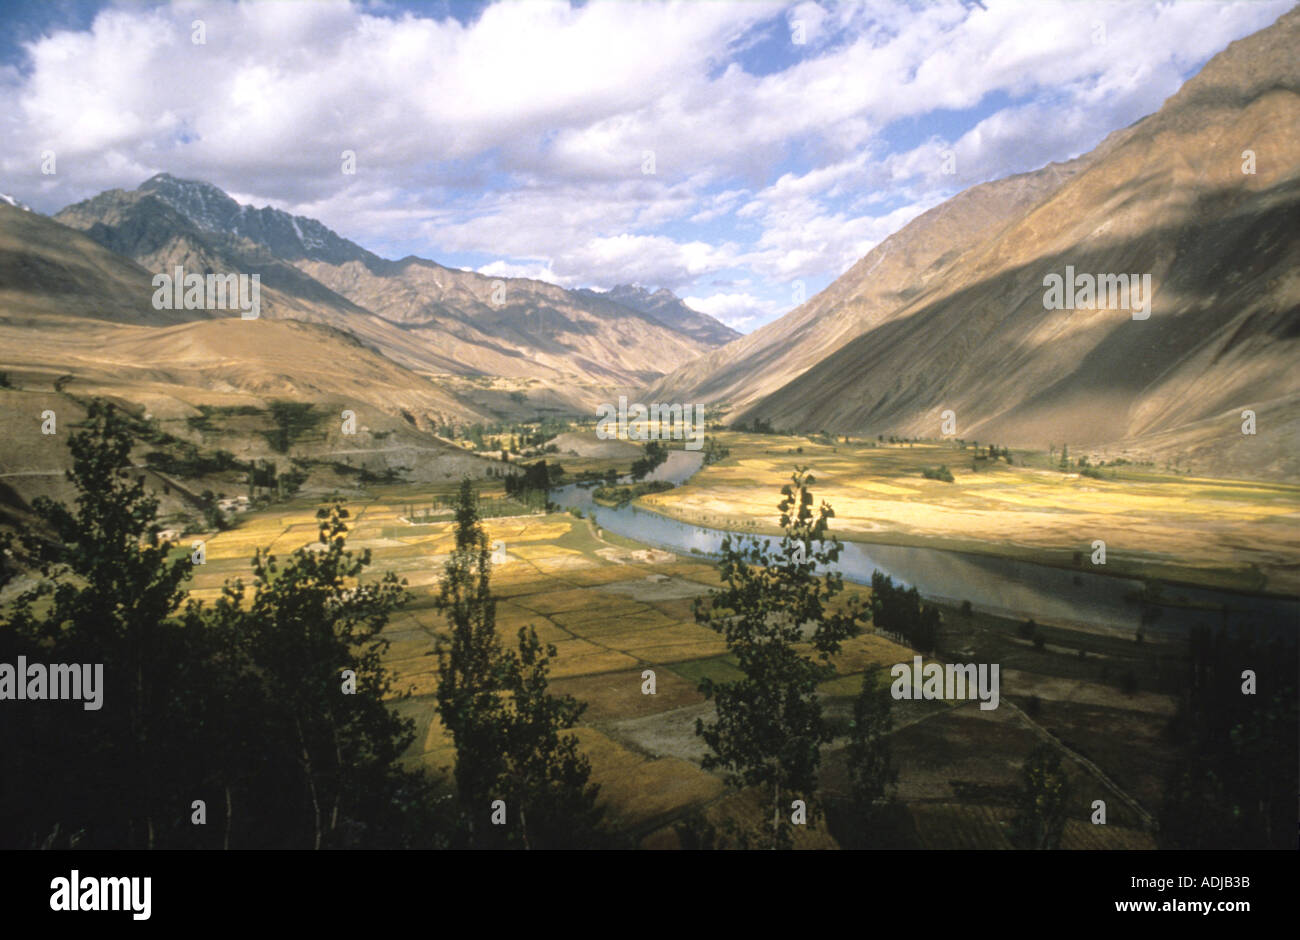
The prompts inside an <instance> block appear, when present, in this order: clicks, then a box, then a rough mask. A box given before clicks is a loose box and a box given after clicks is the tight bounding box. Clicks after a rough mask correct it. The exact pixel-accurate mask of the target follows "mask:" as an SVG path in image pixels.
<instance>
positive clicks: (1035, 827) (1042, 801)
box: [1011, 744, 1070, 849]
mask: <svg viewBox="0 0 1300 940" xmlns="http://www.w3.org/2000/svg"><path fill="white" fill-rule="evenodd" d="M1021 779H1022V785H1021V790H1020V793H1019V796H1018V798H1017V801H1016V815H1015V817H1014V818H1013V819H1012V820H1011V842H1012V844H1013V845H1015V846H1016V847H1017V848H1021V849H1058V848H1060V847H1061V834H1062V833H1063V832H1064V831H1065V806H1066V803H1067V802H1068V801H1069V798H1070V787H1069V780H1068V779H1067V777H1066V776H1065V771H1064V770H1063V769H1062V768H1061V755H1060V754H1059V753H1058V752H1057V750H1056V748H1054V747H1053V746H1052V745H1050V744H1040V745H1038V746H1037V747H1036V748H1034V750H1033V751H1032V752H1031V753H1030V755H1029V757H1028V759H1027V760H1026V761H1025V763H1024V766H1023V767H1022V768H1021Z"/></svg>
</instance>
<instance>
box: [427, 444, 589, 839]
mask: <svg viewBox="0 0 1300 940" xmlns="http://www.w3.org/2000/svg"><path fill="white" fill-rule="evenodd" d="M542 466H543V470H542V472H543V473H544V472H545V469H544V467H545V465H544V464H543V465H542ZM444 572H445V573H444V577H443V581H442V587H441V590H440V593H439V596H438V601H437V606H438V609H439V610H440V611H442V612H443V614H444V615H445V617H446V619H447V623H448V627H449V629H448V631H447V632H446V633H444V634H441V635H439V637H438V639H437V644H436V646H435V652H436V653H437V656H438V668H439V684H438V713H439V715H440V716H441V717H442V721H443V724H444V725H445V726H446V727H447V730H448V731H449V732H450V733H451V736H452V741H453V742H454V744H455V747H456V766H455V778H456V790H457V797H458V800H459V803H460V808H461V813H462V815H463V820H464V825H465V832H464V839H463V842H464V843H465V844H468V845H471V846H475V847H498V846H510V845H519V846H521V847H523V848H559V847H577V846H583V845H592V844H597V843H598V842H599V841H600V838H601V835H600V833H599V830H598V826H599V821H600V816H601V813H600V812H599V811H598V810H597V809H596V806H595V801H596V795H597V788H596V787H595V786H594V785H591V784H589V783H588V778H589V777H590V774H591V767H590V764H589V762H588V761H587V760H586V758H585V757H583V756H582V755H580V754H579V753H578V751H577V742H576V739H574V737H573V736H572V735H562V734H561V732H563V731H566V730H568V729H570V728H572V727H573V726H574V725H575V724H576V723H577V720H578V718H579V717H580V716H581V714H582V712H583V710H584V708H585V707H586V706H585V705H582V704H581V703H579V702H577V701H576V700H575V699H574V698H573V697H572V696H567V695H566V696H554V695H551V694H550V693H549V692H548V691H547V687H548V672H549V668H550V662H549V661H550V658H552V657H554V656H555V654H556V650H555V647H554V646H553V645H551V644H547V646H546V647H545V650H543V647H542V644H541V642H540V641H539V640H538V637H537V632H536V630H534V629H533V628H532V627H528V628H521V629H520V631H519V636H518V651H517V652H515V651H509V652H507V651H504V650H503V649H502V647H501V644H500V641H499V640H498V638H497V632H496V601H495V599H494V598H493V597H492V591H491V554H490V552H489V548H488V538H487V532H486V530H485V529H484V528H483V523H482V520H481V519H480V518H479V514H478V499H477V495H476V493H475V491H474V485H473V483H472V482H471V481H470V480H468V479H466V480H464V481H462V483H461V487H460V492H459V496H458V498H457V503H456V543H455V547H454V548H453V550H452V552H451V555H450V557H449V558H448V560H447V563H446V565H445V568H444ZM498 799H500V800H504V801H505V804H506V813H507V819H508V820H509V819H516V820H517V821H518V825H508V826H505V827H497V826H494V825H491V824H490V822H489V818H490V815H491V807H492V804H493V802H494V801H495V800H498ZM511 814H514V815H513V816H512V815H511Z"/></svg>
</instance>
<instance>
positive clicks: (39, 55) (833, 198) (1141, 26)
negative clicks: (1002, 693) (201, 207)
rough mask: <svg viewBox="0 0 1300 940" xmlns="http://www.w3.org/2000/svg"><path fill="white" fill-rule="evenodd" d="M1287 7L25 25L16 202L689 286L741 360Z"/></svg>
mask: <svg viewBox="0 0 1300 940" xmlns="http://www.w3.org/2000/svg"><path fill="white" fill-rule="evenodd" d="M1289 6H1291V2H1290V0H1284V2H1255V3H1212V2H1207V3H1111V2H1108V3H1089V2H1083V0H1072V2H1063V3H1053V2H1032V3H1026V2H998V0H985V2H983V3H982V4H975V3H968V4H961V3H951V4H935V3H926V4H904V3H895V2H889V3H879V2H847V3H815V2H801V3H795V4H775V3H762V2H727V0H713V2H694V3H660V2H651V3H633V2H622V0H595V2H590V3H585V4H568V3H547V2H541V0H518V2H509V3H472V4H471V3H453V2H442V3H429V4H390V3H347V2H339V3H324V2H322V3H287V2H286V3H272V2H265V0H256V2H248V3H241V4H235V3H226V2H193V3H183V4H175V5H164V4H145V3H125V4H102V3H85V2H80V0H63V2H57V0H56V2H50V3H46V2H41V3H36V2H31V0H7V2H6V3H5V4H3V5H0V134H3V135H4V140H5V145H4V147H3V149H2V150H0V192H7V193H10V194H12V195H14V196H16V197H17V198H18V199H20V200H22V201H24V202H26V203H27V204H29V205H32V206H33V207H35V208H37V209H39V210H41V211H44V212H54V211H57V210H58V209H60V208H62V207H63V206H65V205H67V204H69V203H71V202H74V201H77V200H79V199H83V198H86V197H87V196H90V195H93V194H95V193H97V192H100V191H102V190H104V189H107V188H111V187H123V188H134V187H135V186H137V185H139V183H140V182H142V181H143V180H144V179H146V178H147V177H149V176H151V175H153V174H154V173H156V172H159V171H166V172H170V173H172V174H174V175H177V176H182V177H188V178H195V179H203V180H207V181H210V182H212V183H215V184H216V185H218V186H221V187H222V188H223V189H225V190H226V191H227V192H229V193H231V195H233V196H234V197H235V198H237V199H239V200H240V201H244V202H251V203H254V204H256V205H267V204H270V205H275V206H278V207H280V208H283V209H287V210H289V211H292V212H295V213H298V214H301V215H307V216H311V217H314V218H319V219H321V220H322V221H323V222H325V223H326V224H327V225H329V226H330V227H332V228H334V229H335V230H337V231H338V232H339V233H340V234H342V235H344V236H346V237H348V238H351V239H353V240H355V241H357V242H359V243H361V244H362V245H364V246H366V247H367V248H370V249H371V250H373V251H375V252H377V253H379V254H381V255H384V256H387V257H394V258H396V257H402V256H405V255H408V254H415V255H420V256H423V257H427V258H433V259H434V260H436V261H439V262H441V263H443V264H448V265H452V266H458V267H466V268H472V269H475V270H480V271H483V272H485V273H488V274H493V275H518V276H529V277H540V278H543V279H545V280H549V281H553V282H555V283H558V284H561V285H564V286H566V287H596V288H609V287H612V286H614V285H615V284H618V283H629V282H631V283H640V284H642V285H644V286H647V287H652V288H653V287H668V288H670V289H672V290H673V291H675V292H676V293H677V294H679V295H680V296H682V297H685V298H687V300H688V302H689V303H691V304H692V305H693V306H695V307H697V308H698V309H701V310H704V311H706V312H708V313H711V314H713V315H715V316H717V317H719V318H720V319H722V320H724V321H726V322H728V323H730V324H731V325H733V326H735V327H736V328H738V329H741V330H743V331H749V330H752V329H753V328H754V327H756V326H758V325H760V324H762V323H765V322H768V321H770V320H772V319H774V318H775V317H777V316H779V315H781V314H783V313H785V312H787V311H789V310H790V309H791V308H792V307H794V306H795V305H796V303H797V301H798V300H799V298H800V297H801V296H806V297H811V296H812V295H813V294H815V293H816V292H817V291H818V290H820V289H821V288H823V287H825V286H826V285H827V284H828V283H830V282H831V281H832V280H834V279H835V278H836V277H837V276H838V275H839V274H841V273H842V272H843V271H844V270H845V269H847V268H848V267H849V266H850V265H852V264H853V263H854V262H855V261H856V260H857V259H858V258H860V257H862V255H864V254H866V253H867V252H868V251H870V250H871V248H873V247H874V246H875V245H877V244H878V243H879V242H880V241H881V240H883V239H884V238H886V237H888V236H889V235H890V234H891V233H892V232H894V231H897V230H898V229H899V228H901V227H902V226H903V225H905V224H906V223H907V222H908V221H910V220H911V219H912V218H914V217H915V216H916V215H918V214H920V213H921V212H924V211H925V210H927V209H929V208H931V207H932V206H934V205H937V204H938V203H939V202H941V201H943V200H944V199H945V198H947V197H949V196H951V195H953V194H954V193H956V192H959V191H960V190H962V189H965V188H966V187H968V186H971V185H973V184H975V183H978V182H981V181H984V180H988V179H994V178H998V177H1002V176H1006V175H1008V174H1011V173H1017V172H1023V171H1026V170H1031V169H1035V168H1037V167H1040V166H1042V165H1044V164H1046V163H1048V162H1051V161H1054V160H1058V161H1059V160H1066V159H1070V158H1071V157H1074V156H1077V155H1079V154H1081V153H1084V152H1086V151H1088V150H1090V149H1091V148H1092V147H1094V146H1095V145H1096V144H1097V143H1098V142H1100V141H1101V139H1102V138H1104V137H1105V136H1106V134H1108V133H1110V132H1111V131H1113V130H1116V129H1118V128H1121V127H1124V126H1127V125H1128V124H1131V123H1132V122H1133V121H1135V120H1137V119H1138V118H1139V117H1141V116H1142V115H1144V114H1148V113H1150V112H1152V111H1154V110H1156V109H1157V108H1158V107H1159V106H1160V104H1161V102H1162V101H1163V100H1164V99H1165V98H1167V97H1168V96H1169V95H1171V94H1173V93H1174V92H1175V91H1176V90H1177V89H1178V86H1179V85H1180V84H1181V83H1182V82H1183V81H1184V80H1185V79H1186V78H1187V77H1189V76H1190V75H1191V74H1194V73H1195V72H1196V70H1197V69H1199V68H1200V67H1201V66H1202V65H1203V64H1204V63H1205V61H1206V60H1207V59H1208V58H1209V57H1210V56H1212V55H1213V54H1214V53H1215V52H1217V51H1219V50H1221V49H1222V48H1223V47H1224V46H1226V45H1227V44H1228V43H1229V42H1231V41H1232V40H1234V39H1238V38H1241V37H1242V36H1245V35H1248V34H1250V33H1252V32H1254V31H1256V30H1258V29H1261V28H1263V27H1264V26H1267V25H1268V24H1270V23H1271V22H1273V21H1274V20H1275V19H1276V18H1277V17H1278V16H1279V15H1281V13H1283V12H1284V11H1285V10H1286V9H1287V8H1288V7H1289ZM196 22H199V23H201V24H202V26H201V30H202V34H203V35H202V38H203V40H204V41H203V42H202V43H196V42H195V41H194V40H195V38H196V27H195V24H196ZM344 150H351V151H354V152H355V154H356V173H355V174H346V173H344V172H342V159H341V155H342V152H343V151H344ZM45 152H53V153H54V155H55V160H56V163H55V168H56V172H54V173H53V174H44V173H42V172H41V165H42V154H43V153H45ZM650 170H652V172H647V171H650Z"/></svg>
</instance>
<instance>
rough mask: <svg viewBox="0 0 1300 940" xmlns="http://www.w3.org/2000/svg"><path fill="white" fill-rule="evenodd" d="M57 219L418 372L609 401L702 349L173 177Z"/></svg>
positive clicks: (545, 292) (581, 296)
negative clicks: (227, 285)
mask: <svg viewBox="0 0 1300 940" xmlns="http://www.w3.org/2000/svg"><path fill="white" fill-rule="evenodd" d="M58 218H59V219H60V221H64V222H66V223H67V224H69V225H74V226H76V227H78V228H81V229H84V230H86V231H87V232H88V233H89V234H91V236H92V237H94V238H96V240H98V241H100V242H101V243H102V244H104V245H106V246H108V247H110V248H113V249H114V250H116V251H120V252H122V253H124V254H128V255H130V256H131V257H133V258H135V259H136V260H138V261H140V262H141V263H142V264H144V265H145V266H146V267H150V268H151V270H153V269H157V270H170V268H171V267H172V266H174V265H175V264H180V263H183V262H184V263H189V264H192V265H195V266H208V267H210V268H212V269H213V270H217V271H240V272H247V273H254V272H257V273H259V274H261V276H262V283H263V286H264V287H265V288H269V289H270V290H271V291H273V292H274V296H273V298H272V300H273V301H274V302H272V303H270V304H269V305H268V308H269V309H268V315H269V316H272V317H291V318H294V319H305V320H311V321H314V322H323V323H329V324H331V325H333V326H337V327H339V328H341V329H345V330H348V331H349V332H352V333H354V334H355V335H356V336H357V337H358V338H360V339H362V340H363V341H364V342H366V343H368V344H370V345H373V346H374V347H375V348H376V349H378V350H380V351H382V352H383V353H384V354H385V355H386V356H388V357H390V358H392V359H394V360H395V361H398V362H401V363H403V364H404V365H409V366H411V367H412V368H415V369H420V370H423V371H429V372H440V373H460V374H474V373H486V374H490V375H500V376H507V377H520V378H522V377H527V378H534V379H540V380H543V381H545V382H548V383H550V384H552V385H555V386H561V387H566V386H567V387H575V386H576V387H581V386H596V387H599V388H602V389H604V388H607V387H610V386H625V385H638V384H643V383H645V382H648V381H652V380H653V379H654V378H656V377H657V376H658V375H660V374H662V373H664V372H666V371H669V370H670V369H672V368H675V367H677V366H678V365H680V364H682V363H684V362H687V361H690V360H691V359H694V358H696V357H697V356H698V355H699V354H700V353H701V352H703V351H705V349H707V348H708V345H707V344H705V343H703V342H701V341H700V340H699V339H696V338H694V337H692V336H691V335H687V333H685V332H681V331H678V330H676V329H673V328H672V327H670V326H665V325H664V324H663V323H660V322H658V321H656V320H655V319H654V318H652V317H649V316H646V315H644V314H641V313H639V312H637V311H635V310H632V309H630V308H628V307H625V306H622V305H620V304H617V303H614V302H612V301H610V300H608V299H607V298H604V297H600V296H597V295H591V294H588V293H586V292H581V291H566V290H564V289H563V288H560V287H556V286H554V285H551V284H546V283H543V282H540V281H533V280H529V279H526V278H491V277H486V276H484V275H481V274H477V273H474V272H470V271H461V270H457V269H452V268H447V267H444V266H442V265H439V264H436V263H435V262H432V261H426V260H424V259H421V258H415V257H408V258H405V259H403V260H401V261H395V262H394V261H387V260H385V259H383V258H380V257H379V256H378V255H375V254H374V253H372V252H370V251H367V250H366V249H364V248H362V247H361V246H359V245H357V244H355V243H353V242H351V241H348V240H347V239H345V238H342V237H340V236H339V235H337V234H336V233H334V232H333V231H331V230H330V229H328V228H326V227H325V226H324V225H322V224H321V223H320V222H318V221H316V220H314V219H309V218H305V217H302V216H291V215H289V214H288V213H286V212H282V211H281V210H278V209H272V208H269V207H264V208H261V209H255V208H253V207H252V206H248V205H241V204H240V203H238V202H236V201H235V200H233V199H231V198H230V197H229V196H228V195H226V193H224V192H223V191H222V190H220V189H219V188H218V187H216V186H213V185H211V184H209V183H203V182H199V181H195V180H182V179H177V178H176V177H173V176H170V175H169V174H166V173H160V174H158V175H157V176H154V177H152V178H150V179H148V180H146V181H145V182H144V183H143V184H141V185H140V187H139V188H137V189H136V190H133V191H123V190H110V191H109V192H106V193H102V194H100V195H99V196H96V197H94V198H93V199H89V200H86V201H84V202H81V203H78V204H76V205H73V206H69V207H67V208H66V209H64V210H63V211H62V212H60V213H59V214H58ZM597 397H600V395H599V393H597Z"/></svg>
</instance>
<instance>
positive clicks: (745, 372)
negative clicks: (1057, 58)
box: [650, 10, 1300, 476]
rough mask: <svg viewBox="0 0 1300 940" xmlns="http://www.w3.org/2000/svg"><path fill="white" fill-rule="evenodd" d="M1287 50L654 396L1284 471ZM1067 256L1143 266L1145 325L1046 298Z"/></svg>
mask: <svg viewBox="0 0 1300 940" xmlns="http://www.w3.org/2000/svg"><path fill="white" fill-rule="evenodd" d="M1298 45H1300V10H1292V11H1291V12H1289V13H1287V14H1285V15H1284V16H1283V17H1281V18H1280V19H1279V20H1278V22H1277V23H1275V24H1274V25H1273V26H1271V27H1269V28H1267V29H1265V30H1262V31H1260V32H1258V33H1256V34H1254V35H1252V36H1250V37H1247V38H1245V39H1242V40H1239V41H1237V42H1235V43H1233V44H1232V45H1230V46H1229V47H1228V48H1227V49H1226V50H1224V51H1223V52H1222V53H1220V54H1219V55H1217V56H1215V57H1214V58H1213V59H1212V60H1211V61H1210V62H1208V63H1207V64H1206V66H1205V67H1204V68H1203V69H1202V70H1201V72H1200V73H1199V74H1197V75H1196V76H1194V77H1193V78H1192V79H1190V80H1189V81H1188V82H1186V83H1185V84H1184V86H1183V87H1182V88H1181V89H1180V90H1179V91H1178V93H1177V94H1175V95H1174V96H1173V97H1171V98H1170V99H1169V100H1168V101H1166V102H1165V104H1164V105H1163V106H1162V107H1161V109H1160V110H1159V111H1158V112H1156V113H1155V114H1153V115H1150V116H1148V117H1147V118H1144V119H1143V120H1141V121H1138V122H1137V123H1135V124H1134V125H1132V126H1130V127H1128V128H1125V129H1123V130H1121V131H1117V132H1115V133H1113V134H1111V135H1110V136H1109V137H1108V138H1106V140H1105V141H1103V142H1102V144H1101V145H1099V146H1098V147H1097V148H1096V149H1095V150H1094V151H1093V152H1092V153H1090V154H1087V155H1086V156H1084V157H1081V158H1080V159H1078V160H1075V161H1072V162H1071V163H1070V164H1065V165H1063V166H1049V167H1047V168H1044V169H1043V170H1039V171H1037V172H1036V173H1031V174H1025V175H1023V176H1019V177H1011V178H1009V179H1006V180H1001V181H998V182H996V183H989V184H984V185H982V186H976V187H974V188H972V189H970V190H968V191H966V192H964V193H962V194H961V195H959V196H957V197H955V198H954V199H952V200H949V201H948V202H947V203H944V204H943V205H941V206H939V207H937V208H936V209H934V210H931V212H929V213H926V214H925V215H923V216H921V217H919V218H918V219H916V220H914V221H913V222H912V223H911V224H910V225H908V226H907V227H905V228H904V229H902V230H901V231H900V232H899V233H897V234H896V235H895V236H892V237H891V238H889V239H887V240H886V241H885V242H883V243H882V244H881V245H879V246H878V247H877V248H876V249H875V250H873V251H872V252H871V253H870V254H868V255H867V256H866V257H865V258H863V259H862V260H861V261H860V262H858V264H856V265H855V266H854V267H853V268H851V269H850V270H849V271H848V272H846V273H845V274H844V275H843V276H842V277H840V278H839V279H838V280H836V281H835V282H834V283H833V284H832V285H831V286H830V287H828V288H827V289H826V290H825V291H824V292H822V294H819V295H818V296H817V297H815V298H813V299H812V300H810V301H809V302H808V303H807V304H805V305H804V306H803V307H801V308H799V309H797V310H795V311H793V312H792V313H791V314H789V315H787V316H786V317H784V318H782V319H781V320H778V321H775V322H774V323H772V324H769V325H768V326H767V327H764V328H763V329H761V330H758V331H755V333H754V334H751V335H750V336H746V337H744V338H743V339H741V340H737V341H736V342H734V343H731V344H729V345H728V346H726V347H723V348H722V349H720V350H716V351H715V352H713V353H711V354H709V355H707V356H705V357H704V358H703V359H701V360H700V361H698V362H696V363H693V364H691V365H690V366H688V367H687V368H686V369H683V370H680V371H679V372H677V373H674V374H671V375H669V376H667V377H665V378H664V379H663V380H661V381H660V382H659V383H657V385H656V390H655V391H654V392H651V393H650V394H653V395H658V396H661V397H668V398H670V399H671V398H672V397H674V396H676V397H680V398H681V399H682V400H687V399H691V398H697V399H699V400H704V401H719V402H721V401H731V403H732V405H733V410H732V412H731V418H732V419H733V420H735V421H740V422H744V421H747V420H750V419H753V418H756V417H761V418H764V419H767V420H770V421H771V422H772V423H773V425H774V426H776V427H778V428H780V427H785V428H817V429H822V428H825V429H827V430H831V431H836V432H843V433H850V434H857V435H870V436H875V435H876V434H881V433H884V434H890V433H894V434H901V435H904V436H926V437H938V436H939V434H940V414H941V412H942V411H944V410H948V409H951V410H953V411H954V412H955V414H956V420H957V433H958V435H959V436H961V437H965V438H967V439H979V440H984V441H996V442H998V443H1001V444H1007V445H1012V446H1015V445H1024V446H1037V447H1044V448H1045V447H1046V446H1047V445H1048V444H1049V443H1051V442H1055V443H1057V444H1058V445H1059V444H1061V443H1068V444H1069V445H1070V446H1071V447H1072V448H1074V449H1076V451H1077V450H1078V449H1083V448H1106V449H1109V450H1110V451H1111V452H1115V453H1119V452H1128V453H1130V454H1132V455H1137V456H1147V457H1152V458H1155V459H1159V458H1161V457H1169V456H1178V457H1180V458H1182V460H1184V461H1187V462H1189V463H1191V464H1193V465H1195V466H1196V467H1197V468H1198V469H1201V470H1204V471H1207V472H1209V471H1213V472H1227V473H1235V474H1257V475H1270V476H1271V475H1288V474H1294V473H1295V472H1296V470H1297V469H1300V463H1298V462H1297V461H1298V460H1300V457H1297V452H1296V448H1295V446H1294V444H1295V441H1296V440H1297V436H1298V435H1300V370H1297V369H1296V368H1295V365H1296V362H1297V361H1300V274H1297V272H1298V271H1300V240H1298V239H1297V232H1300V225H1298V223H1300V139H1298V138H1297V136H1296V135H1295V133H1294V128H1295V127H1297V126H1300V64H1298V62H1297V59H1296V57H1295V56H1294V54H1293V50H1294V49H1295V48H1296V47H1297V46H1298ZM1245 151H1251V152H1252V153H1253V154H1254V155H1255V156H1256V160H1255V165H1254V167H1253V168H1252V169H1253V170H1254V172H1253V173H1252V172H1243V167H1244V161H1246V160H1247V154H1246V153H1245ZM1067 265H1068V266H1071V267H1073V269H1074V270H1075V271H1076V272H1088V273H1091V274H1093V275H1102V274H1119V273H1130V274H1149V275H1150V277H1151V285H1152V291H1153V300H1152V304H1151V308H1150V312H1149V317H1148V318H1146V319H1135V318H1134V317H1133V315H1132V312H1131V311H1130V310H1129V309H1127V308H1120V309H1096V310H1093V309H1086V308H1084V305H1080V309H1066V310H1049V309H1045V286H1044V285H1045V278H1046V277H1047V276H1048V275H1051V274H1058V275H1063V274H1064V273H1065V270H1066V267H1067ZM1244 410H1252V411H1255V412H1256V415H1257V423H1258V427H1259V428H1260V431H1259V433H1258V434H1256V435H1248V434H1243V433H1242V431H1241V424H1242V417H1241V412H1242V411H1244ZM1264 429H1267V430H1264Z"/></svg>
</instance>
